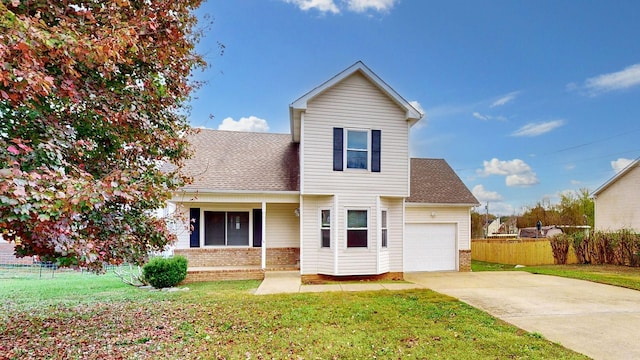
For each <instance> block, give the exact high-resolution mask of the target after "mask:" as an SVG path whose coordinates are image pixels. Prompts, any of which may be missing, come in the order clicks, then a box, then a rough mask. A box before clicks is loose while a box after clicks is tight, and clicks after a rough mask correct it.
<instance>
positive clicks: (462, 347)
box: [0, 273, 586, 359]
mask: <svg viewBox="0 0 640 360" xmlns="http://www.w3.org/2000/svg"><path fill="white" fill-rule="evenodd" d="M258 285H259V282H258V281H234V282H212V283H198V284H190V285H189V288H190V290H189V291H180V292H173V293H169V292H151V291H148V290H141V289H137V288H133V287H130V286H127V285H124V284H122V283H121V282H120V281H119V279H117V278H116V277H115V276H113V275H112V274H108V275H102V276H97V275H92V274H78V273H66V274H59V275H56V276H55V278H53V279H50V278H48V279H29V280H26V281H25V280H23V279H18V278H14V279H3V281H0V357H2V358H4V357H7V358H16V359H17V358H53V359H61V358H85V357H90V358H101V357H104V358H125V359H127V358H137V359H144V358H169V359H171V358H173V359H179V358H180V359H182V358H184V359H190V358H205V359H209V358H211V359H217V358H226V359H239V358H243V359H247V358H251V359H261V358H265V359H266V358H269V359H270V358H276V359H283V358H285V359H288V358H293V359H300V358H302V359H332V358H334V359H365V358H378V359H398V358H409V359H413V358H420V359H422V358H429V359H431V358H438V359H558V358H562V359H586V357H583V356H582V355H580V354H576V353H574V352H572V351H570V350H567V349H565V348H563V347H561V346H559V345H557V344H553V343H551V342H549V341H547V340H545V339H544V338H543V337H542V336H540V335H539V334H529V333H526V332H524V331H522V330H520V329H518V328H515V327H513V326H511V325H508V324H506V323H504V322H502V321H500V320H498V319H495V318H493V317H491V316H489V315H488V314H486V313H484V312H482V311H479V310H477V309H474V308H472V307H470V306H468V305H466V304H464V303H462V302H460V301H457V300H455V299H453V298H450V297H447V296H444V295H442V294H438V293H435V292H432V291H429V290H421V289H416V290H407V291H377V292H327V293H299V294H288V295H285V294H282V295H268V296H256V295H253V294H252V292H253V290H255V289H256V288H257V287H258ZM3 356H4V357H3Z"/></svg>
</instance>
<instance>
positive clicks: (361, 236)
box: [347, 210, 369, 247]
mask: <svg viewBox="0 0 640 360" xmlns="http://www.w3.org/2000/svg"><path fill="white" fill-rule="evenodd" d="M367 218H368V211H367V210H347V247H367V242H368V238H369V235H368V234H369V227H368V224H369V222H368V219H367Z"/></svg>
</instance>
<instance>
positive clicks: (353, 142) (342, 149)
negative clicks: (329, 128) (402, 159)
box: [333, 128, 382, 172]
mask: <svg viewBox="0 0 640 360" xmlns="http://www.w3.org/2000/svg"><path fill="white" fill-rule="evenodd" d="M381 138H382V131H381V130H375V129H372V130H366V129H343V128H333V171H343V170H344V167H345V164H346V168H347V169H361V170H369V171H371V172H380V162H381V159H382V153H381V151H382V147H381V141H382V140H381Z"/></svg>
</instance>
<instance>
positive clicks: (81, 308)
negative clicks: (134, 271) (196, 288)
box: [0, 301, 195, 359]
mask: <svg viewBox="0 0 640 360" xmlns="http://www.w3.org/2000/svg"><path fill="white" fill-rule="evenodd" d="M193 321H195V319H194V315H193V312H192V311H189V305H185V306H176V304H172V303H171V302H170V301H165V302H153V303H147V302H115V303H97V304H95V303H94V304H83V305H78V306H75V307H70V308H53V307H50V308H47V309H43V310H41V311H38V312H37V313H14V314H11V315H10V316H9V317H8V319H7V322H6V323H5V324H4V326H3V327H0V344H1V345H0V359H13V358H54V359H63V358H64V359H67V358H81V359H126V358H138V359H145V358H166V357H167V350H171V351H170V352H169V353H173V354H174V355H175V356H176V357H177V358H179V357H181V356H180V354H182V355H183V356H184V355H187V357H188V354H189V352H190V351H191V350H195V349H192V346H191V345H192V344H193V343H192V342H191V341H190V339H189V336H187V335H189V334H185V331H184V329H185V326H184V324H188V323H191V322H193ZM190 335H195V334H190ZM168 344H169V345H168ZM167 346H170V347H171V349H167Z"/></svg>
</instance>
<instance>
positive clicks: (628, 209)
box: [595, 166, 640, 232]
mask: <svg viewBox="0 0 640 360" xmlns="http://www.w3.org/2000/svg"><path fill="white" fill-rule="evenodd" d="M620 229H633V230H635V231H639V232H640V167H638V166H636V167H635V168H633V169H631V170H630V171H629V172H628V173H626V174H624V175H623V176H621V177H620V178H619V179H618V180H616V181H615V182H614V183H612V184H611V185H610V186H609V187H608V188H606V189H605V190H604V191H602V192H601V193H600V194H598V196H597V198H596V200H595V230H597V231H616V230H620Z"/></svg>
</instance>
